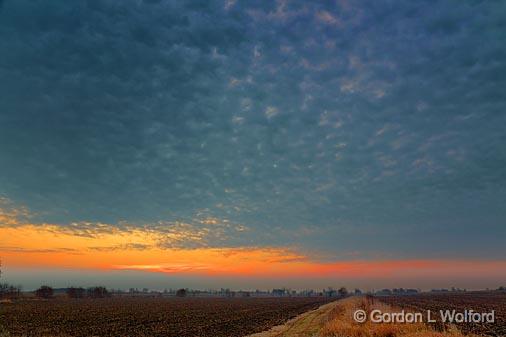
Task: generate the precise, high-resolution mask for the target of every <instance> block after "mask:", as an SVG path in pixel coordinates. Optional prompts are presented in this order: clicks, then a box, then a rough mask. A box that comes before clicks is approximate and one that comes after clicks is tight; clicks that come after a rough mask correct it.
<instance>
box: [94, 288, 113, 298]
mask: <svg viewBox="0 0 506 337" xmlns="http://www.w3.org/2000/svg"><path fill="white" fill-rule="evenodd" d="M88 296H89V297H92V298H104V297H110V296H111V294H110V293H109V291H108V290H107V289H106V288H105V287H91V288H88Z"/></svg>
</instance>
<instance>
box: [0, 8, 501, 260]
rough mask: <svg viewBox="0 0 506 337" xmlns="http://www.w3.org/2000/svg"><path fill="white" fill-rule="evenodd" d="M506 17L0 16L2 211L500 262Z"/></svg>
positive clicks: (127, 11) (428, 13)
mask: <svg viewBox="0 0 506 337" xmlns="http://www.w3.org/2000/svg"><path fill="white" fill-rule="evenodd" d="M505 9H506V8H505V5H504V4H503V3H501V2H479V1H477V2H455V1H450V0H448V1H425V2H416V3H414V2H411V3H392V2H389V1H358V2H356V1H354V2H347V1H344V0H343V1H338V2H336V3H332V4H329V3H327V2H311V3H308V2H304V1H278V2H268V3H257V4H252V3H251V2H241V1H237V2H233V1H190V2H184V3H181V2H177V1H166V0H159V1H134V0H126V1H122V2H117V1H109V0H88V1H81V2H79V3H73V2H68V1H53V2H51V3H47V2H45V1H40V0H39V1H28V0H16V1H5V3H4V4H3V7H2V9H1V12H0V55H1V56H0V78H1V81H0V167H1V169H0V193H2V194H4V195H6V196H8V197H9V198H11V199H13V200H15V201H16V202H18V203H20V204H24V205H26V206H27V207H29V208H30V209H31V210H33V211H34V212H35V213H36V214H37V217H38V220H39V221H40V222H54V223H61V224H67V223H72V222H79V221H85V222H86V221H87V222H105V223H119V222H121V221H127V222H128V223H134V224H135V223H138V224H145V223H157V222H159V221H162V222H163V221H172V222H171V223H173V221H183V222H185V223H193V222H191V220H192V219H195V218H201V217H202V216H204V215H205V216H206V217H217V218H219V219H226V220H227V221H231V222H232V223H238V224H244V225H245V226H247V227H248V228H249V229H250V230H249V231H248V232H247V233H242V234H241V235H240V236H238V237H237V238H235V239H234V238H230V239H229V240H228V241H227V243H228V244H230V245H244V244H250V245H262V244H265V245H300V246H301V247H302V249H307V250H313V249H315V250H316V249H320V250H327V251H329V252H331V254H332V255H333V256H345V255H346V254H350V252H354V251H357V252H360V254H365V255H367V256H369V255H382V254H384V255H388V256H393V255H395V256H422V255H431V254H434V255H435V256H441V255H443V256H451V255H452V254H457V255H460V256H463V255H468V256H488V257H497V256H504V242H503V240H501V238H502V237H504V235H505V234H506V233H505V228H504V225H503V224H504V220H505V219H506V213H505V211H504V207H503V201H504V200H505V198H506V189H505V186H506V173H505V170H504V167H505V165H506V150H505V149H506V136H505V135H506V134H505V133H504V130H503V128H504V125H505V122H506V115H505V107H506V96H505V95H504V93H503V89H502V88H504V87H506V83H505V82H506V64H505V61H504V60H506V57H505V56H506V47H504V46H506V43H505V41H504V40H505V35H504V31H505V28H504V24H503V22H504V15H503V14H502V13H504V10H505ZM483 245H486V246H487V248H482V247H483ZM428 247H430V250H429V249H428ZM360 254H359V255H360Z"/></svg>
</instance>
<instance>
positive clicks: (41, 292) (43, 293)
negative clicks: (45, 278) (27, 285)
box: [35, 286, 53, 298]
mask: <svg viewBox="0 0 506 337" xmlns="http://www.w3.org/2000/svg"><path fill="white" fill-rule="evenodd" d="M35 296H37V297H40V298H51V297H53V288H51V287H50V286H42V287H40V288H39V289H37V290H36V291H35Z"/></svg>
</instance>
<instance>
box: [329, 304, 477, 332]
mask: <svg viewBox="0 0 506 337" xmlns="http://www.w3.org/2000/svg"><path fill="white" fill-rule="evenodd" d="M357 309H362V310H365V312H366V313H369V312H371V310H374V309H379V310H381V311H382V312H397V311H398V310H394V309H393V308H392V307H391V306H389V305H386V304H384V303H381V302H379V301H374V299H372V298H366V297H352V298H348V299H345V300H343V301H340V302H339V303H338V305H337V307H336V308H335V309H334V311H333V312H332V313H331V315H330V317H329V321H328V322H327V323H326V324H325V325H324V327H323V328H322V330H321V331H320V337H464V336H468V337H469V336H470V335H463V334H462V333H461V332H459V331H458V330H457V329H456V328H454V327H450V328H449V329H448V330H447V331H444V332H438V331H434V330H433V329H432V328H431V327H430V326H428V325H426V324H424V323H372V322H370V321H369V320H368V321H367V322H365V323H357V322H355V321H354V319H353V313H354V312H355V310H357Z"/></svg>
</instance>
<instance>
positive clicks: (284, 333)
mask: <svg viewBox="0 0 506 337" xmlns="http://www.w3.org/2000/svg"><path fill="white" fill-rule="evenodd" d="M336 303H337V302H332V303H327V304H325V305H322V306H321V307H319V308H318V309H316V310H312V311H308V312H305V313H303V314H301V315H299V316H297V317H295V318H294V319H292V320H290V321H288V322H287V323H285V324H283V325H278V326H275V327H274V328H272V329H270V330H268V331H264V332H259V333H256V334H253V335H249V336H247V337H313V336H317V334H318V331H320V329H321V327H322V326H323V324H324V323H325V322H326V320H327V317H328V314H329V313H330V311H331V310H332V308H334V307H335V306H336Z"/></svg>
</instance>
